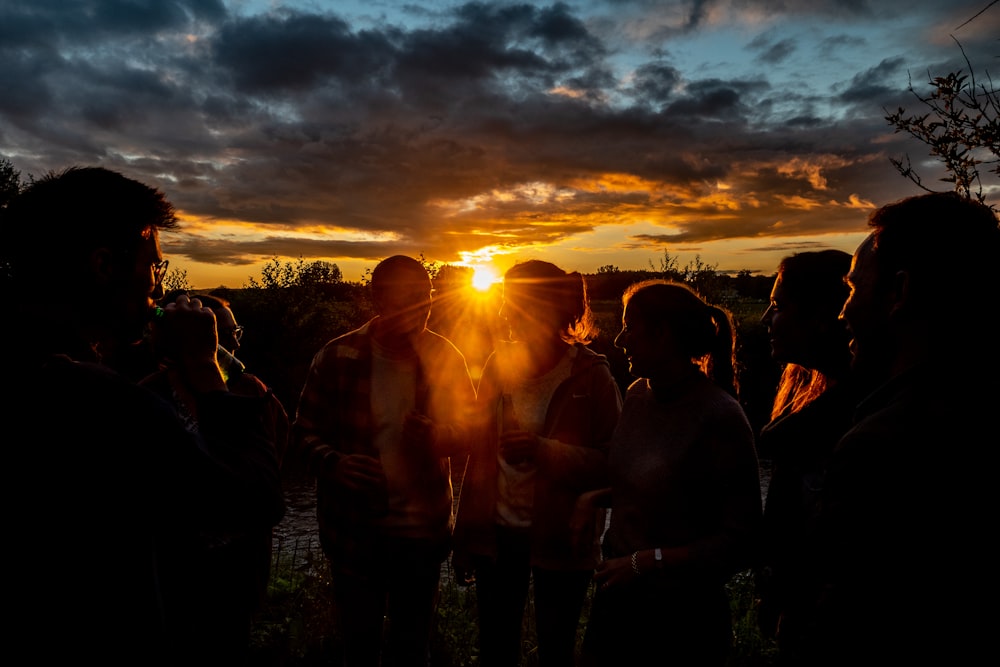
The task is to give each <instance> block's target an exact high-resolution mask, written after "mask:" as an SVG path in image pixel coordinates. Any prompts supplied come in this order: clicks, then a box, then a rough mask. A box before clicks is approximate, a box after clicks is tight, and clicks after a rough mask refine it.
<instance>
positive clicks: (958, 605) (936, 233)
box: [806, 193, 1000, 665]
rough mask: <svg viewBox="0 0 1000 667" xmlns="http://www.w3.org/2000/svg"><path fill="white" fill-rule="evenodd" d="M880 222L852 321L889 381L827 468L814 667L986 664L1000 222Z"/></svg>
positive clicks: (964, 210)
mask: <svg viewBox="0 0 1000 667" xmlns="http://www.w3.org/2000/svg"><path fill="white" fill-rule="evenodd" d="M869 224H870V226H871V228H872V232H871V234H870V235H869V236H868V237H867V238H866V239H865V241H864V242H863V243H862V244H861V245H860V246H859V247H858V249H857V251H856V252H855V254H854V259H853V262H852V265H851V270H850V273H849V274H848V283H849V285H850V288H851V292H850V296H849V297H848V300H847V303H846V304H845V306H844V310H843V317H844V319H845V320H846V321H847V325H848V329H849V331H850V334H851V336H852V337H853V339H852V342H851V349H852V352H853V355H854V359H853V370H854V372H856V373H858V374H860V375H861V376H863V377H865V378H866V380H867V381H870V382H875V383H878V384H877V388H876V389H874V391H872V393H870V394H869V395H868V396H867V397H866V398H864V400H863V401H862V402H861V404H860V405H859V406H858V409H857V412H856V423H855V425H854V426H853V428H852V429H851V430H850V431H849V432H848V433H847V434H846V435H845V436H844V437H843V438H842V439H841V440H840V442H839V443H838V444H837V446H836V448H835V450H834V453H833V455H832V457H831V459H830V462H829V464H828V466H827V471H826V476H825V479H824V482H823V487H822V491H821V494H820V505H819V513H818V517H817V519H816V522H815V526H814V529H815V532H814V538H815V540H816V543H815V551H814V554H813V555H814V558H815V561H814V563H811V565H812V566H813V567H815V569H816V571H817V573H818V576H817V585H816V588H815V590H814V592H815V595H816V610H815V618H814V623H813V625H812V628H811V630H812V633H813V634H812V636H811V637H810V642H809V643H808V645H807V647H808V648H809V650H810V653H809V655H807V656H806V659H807V664H810V665H848V664H850V665H855V664H861V663H864V664H884V665H890V664H892V665H909V664H954V665H965V664H976V663H978V662H980V661H982V660H983V659H984V658H983V656H986V655H989V653H990V652H991V651H992V650H993V644H994V637H995V619H996V614H995V613H994V612H992V611H989V606H990V605H991V604H992V601H993V600H995V599H996V597H995V593H996V590H997V586H996V583H995V581H996V578H997V577H996V558H995V556H994V554H995V541H996V540H995V535H994V530H993V528H994V526H995V525H996V517H997V513H998V509H1000V507H998V503H997V500H996V480H995V472H996V464H995V463H996V455H995V450H996V446H997V442H998V438H997V418H996V414H997V406H998V405H1000V390H998V384H997V381H996V378H997V371H998V369H1000V364H998V351H997V338H996V325H995V320H996V317H995V316H996V313H997V303H998V299H1000V296H998V295H1000V274H998V264H997V262H998V259H1000V229H998V226H997V216H996V214H995V213H994V212H993V211H991V210H990V209H989V208H988V207H986V206H984V205H982V204H979V203H976V202H974V201H972V200H968V199H964V198H962V197H960V196H958V195H957V194H953V193H949V194H928V195H922V196H917V197H912V198H909V199H904V200H902V201H899V202H896V203H893V204H889V205H887V206H883V207H882V208H880V209H878V210H877V211H875V212H874V213H873V214H872V216H871V218H870V220H869ZM873 386H875V385H873Z"/></svg>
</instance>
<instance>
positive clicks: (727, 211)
mask: <svg viewBox="0 0 1000 667" xmlns="http://www.w3.org/2000/svg"><path fill="white" fill-rule="evenodd" d="M984 10H985V11H984ZM970 19H972V20H970ZM963 24H964V25H963ZM953 37H954V38H955V39H957V40H958V41H959V42H960V43H961V46H962V48H964V50H965V53H966V54H967V56H968V58H969V60H970V61H971V63H972V65H973V68H974V70H975V71H976V73H977V75H981V74H982V73H983V72H985V71H988V70H990V69H991V68H992V69H994V70H995V71H993V72H991V73H992V74H993V76H994V81H996V80H997V78H998V75H1000V67H997V63H998V55H1000V40H998V37H1000V4H997V3H996V2H995V1H991V0H954V1H950V2H945V1H943V0H662V1H657V0H606V1H597V0H586V1H573V2H563V3H548V2H544V3H541V2H537V3H523V2H503V1H500V2H470V3H462V2H441V1H424V2H408V1H399V2H397V1H390V0H367V1H363V2H361V1H359V2H355V1H353V0H348V1H337V2H326V1H322V0H297V1H293V2H279V1H272V2H267V1H264V0H261V1H250V0H246V1H223V0H107V1H103V2H101V1H97V0H74V1H66V0H0V63H2V66H0V157H6V158H7V159H9V160H10V161H11V162H12V163H13V165H14V167H15V168H16V169H18V170H19V171H20V172H21V174H22V178H26V177H28V176H29V175H34V176H38V175H41V174H43V173H45V172H47V171H49V170H55V169H61V168H63V167H67V166H70V165H102V166H105V167H109V168H111V169H115V170H118V171H121V172H122V173H124V174H125V175H127V176H130V177H133V178H136V179H138V180H141V181H144V182H146V183H149V184H151V185H155V186H156V187H159V188H160V189H162V190H163V191H164V192H165V193H166V194H167V196H168V198H169V199H170V200H171V201H172V202H173V203H174V204H175V206H176V207H177V209H178V211H179V214H180V217H181V220H182V223H183V226H182V230H181V231H179V232H174V233H169V234H165V235H164V236H163V238H162V241H163V248H164V252H165V254H166V255H167V257H168V258H169V259H170V262H171V267H172V268H179V269H183V270H185V271H187V276H188V280H189V281H190V282H191V283H192V284H193V286H195V287H201V288H208V287H214V286H218V285H223V284H224V285H227V286H229V287H239V286H241V285H243V284H245V283H246V282H247V280H248V278H249V277H250V276H258V275H259V272H260V267H261V265H262V264H263V263H264V262H265V261H267V260H268V259H270V258H272V257H278V258H280V259H282V260H287V259H298V258H299V257H302V258H304V259H305V260H307V261H312V260H315V259H322V260H327V261H331V262H335V263H337V264H338V266H340V268H341V269H342V270H343V273H344V277H345V278H346V279H347V280H359V279H361V277H362V275H363V273H364V270H365V269H366V268H371V267H373V266H374V265H375V264H376V263H377V262H378V261H379V260H380V259H382V258H384V257H387V256H389V255H393V254H398V253H402V254H409V255H413V256H417V255H419V254H423V255H424V257H425V258H426V259H428V260H432V261H438V262H444V263H462V264H465V265H470V266H474V265H476V264H478V263H484V262H492V263H493V265H494V266H495V267H496V269H497V270H498V271H503V270H504V269H505V268H507V267H508V266H510V265H511V264H512V263H513V262H515V261H518V260H523V259H529V258H537V259H546V260H549V261H552V262H555V263H556V264H559V265H560V266H562V267H563V268H565V269H567V270H577V271H581V272H588V273H589V272H594V271H596V270H597V269H598V267H600V266H604V265H608V264H613V265H616V266H618V267H619V268H621V269H644V268H649V266H650V263H651V262H652V263H654V264H657V265H658V263H659V261H660V258H661V257H662V256H663V251H664V250H665V249H666V250H667V251H669V252H670V254H671V255H672V256H675V257H677V258H678V259H679V261H680V263H681V265H684V264H686V263H687V262H689V261H692V260H694V259H695V258H696V257H699V256H700V258H701V260H702V261H703V262H705V263H706V264H709V265H715V266H717V268H718V269H720V270H723V271H735V270H739V269H749V270H752V271H756V272H760V273H763V274H771V273H773V272H774V271H775V269H776V267H777V263H778V260H779V259H780V258H781V257H782V256H784V255H787V254H790V253H792V252H797V251H801V250H809V249H820V248H829V247H835V248H841V249H844V250H848V251H853V250H854V248H855V246H856V245H857V244H858V242H859V241H860V240H861V238H863V236H864V234H865V219H866V216H867V215H868V213H869V212H870V211H871V210H872V209H873V208H874V207H876V206H878V205H880V204H883V203H886V202H888V201H892V200H895V199H899V198H901V197H904V196H907V195H911V194H918V193H919V192H920V190H919V189H918V188H917V187H916V186H915V185H913V184H912V183H910V182H909V181H908V180H906V179H904V178H903V177H902V176H900V175H899V174H898V173H897V172H896V171H895V169H894V168H893V166H892V165H891V164H890V162H889V157H902V156H903V155H904V154H909V156H910V158H911V160H912V161H913V163H914V164H915V165H916V166H917V168H918V169H919V170H921V173H922V174H923V175H924V179H925V182H930V181H933V180H934V178H936V177H939V176H940V175H941V174H940V172H939V171H938V170H937V169H936V166H935V165H934V164H933V163H929V164H928V163H927V149H926V147H925V146H924V145H923V144H921V143H919V142H917V141H916V140H914V139H911V138H908V137H906V136H905V135H901V134H894V133H893V129H892V127H891V126H889V125H888V123H887V122H886V120H885V118H884V117H885V109H889V110H895V109H896V108H897V107H899V106H903V107H904V108H906V109H907V110H912V111H913V112H923V107H922V106H920V104H919V102H918V101H917V100H916V99H915V98H914V97H913V96H912V95H911V93H909V92H908V91H907V85H908V83H909V81H910V79H911V78H912V81H913V83H914V85H915V86H916V87H918V88H919V89H921V90H923V89H924V88H925V84H926V81H927V77H928V72H930V74H931V75H933V76H938V75H944V74H947V73H948V72H951V71H955V70H957V69H959V68H962V67H965V61H964V60H963V57H962V52H961V50H960V49H959V46H958V45H957V44H956V42H955V39H953ZM984 175H985V176H986V185H987V187H988V188H989V192H988V198H987V201H988V202H990V203H996V202H997V201H998V200H1000V182H998V181H997V179H996V177H995V176H992V175H989V174H984ZM936 187H940V189H947V188H948V186H947V184H940V186H937V185H936ZM946 243H947V240H946V238H945V237H943V238H942V251H943V252H946V251H947V247H946Z"/></svg>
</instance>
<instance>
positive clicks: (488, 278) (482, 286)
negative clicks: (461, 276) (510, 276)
mask: <svg viewBox="0 0 1000 667" xmlns="http://www.w3.org/2000/svg"><path fill="white" fill-rule="evenodd" d="M498 282H500V276H498V275H497V272H496V270H495V269H494V268H493V267H492V266H485V265H482V266H477V267H475V268H474V269H473V273H472V286H473V287H475V288H476V289H477V290H479V291H480V292H485V291H486V290H488V289H489V288H490V287H492V286H493V285H495V284H496V283H498Z"/></svg>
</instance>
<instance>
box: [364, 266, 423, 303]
mask: <svg viewBox="0 0 1000 667" xmlns="http://www.w3.org/2000/svg"><path fill="white" fill-rule="evenodd" d="M425 283H426V284H427V287H428V289H429V288H430V284H431V278H430V276H429V275H428V273H427V269H425V268H424V265H423V264H421V263H420V262H418V261H417V260H415V259H414V258H412V257H408V256H406V255H393V256H392V257H387V258H386V259H383V260H382V261H381V262H379V263H378V265H377V266H376V267H375V268H374V269H373V270H372V279H371V290H372V298H373V299H374V300H375V304H376V306H377V305H378V304H379V303H380V300H381V298H382V297H383V296H384V295H385V294H388V293H391V292H394V291H396V290H397V289H398V288H399V287H405V286H412V285H414V284H417V285H420V286H421V288H422V287H423V286H424V284H425Z"/></svg>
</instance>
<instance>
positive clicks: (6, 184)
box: [0, 157, 25, 208]
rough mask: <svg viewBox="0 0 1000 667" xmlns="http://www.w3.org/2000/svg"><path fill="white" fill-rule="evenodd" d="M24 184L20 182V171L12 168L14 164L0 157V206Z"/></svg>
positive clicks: (2, 206)
mask: <svg viewBox="0 0 1000 667" xmlns="http://www.w3.org/2000/svg"><path fill="white" fill-rule="evenodd" d="M24 185H25V184H24V183H22V182H21V172H20V171H18V170H17V169H14V164H13V163H12V162H11V161H10V160H8V159H7V158H5V157H0V208H4V207H5V206H7V202H9V201H10V200H11V199H13V198H14V195H16V194H17V193H19V192H20V191H21V188H23V187H24Z"/></svg>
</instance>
